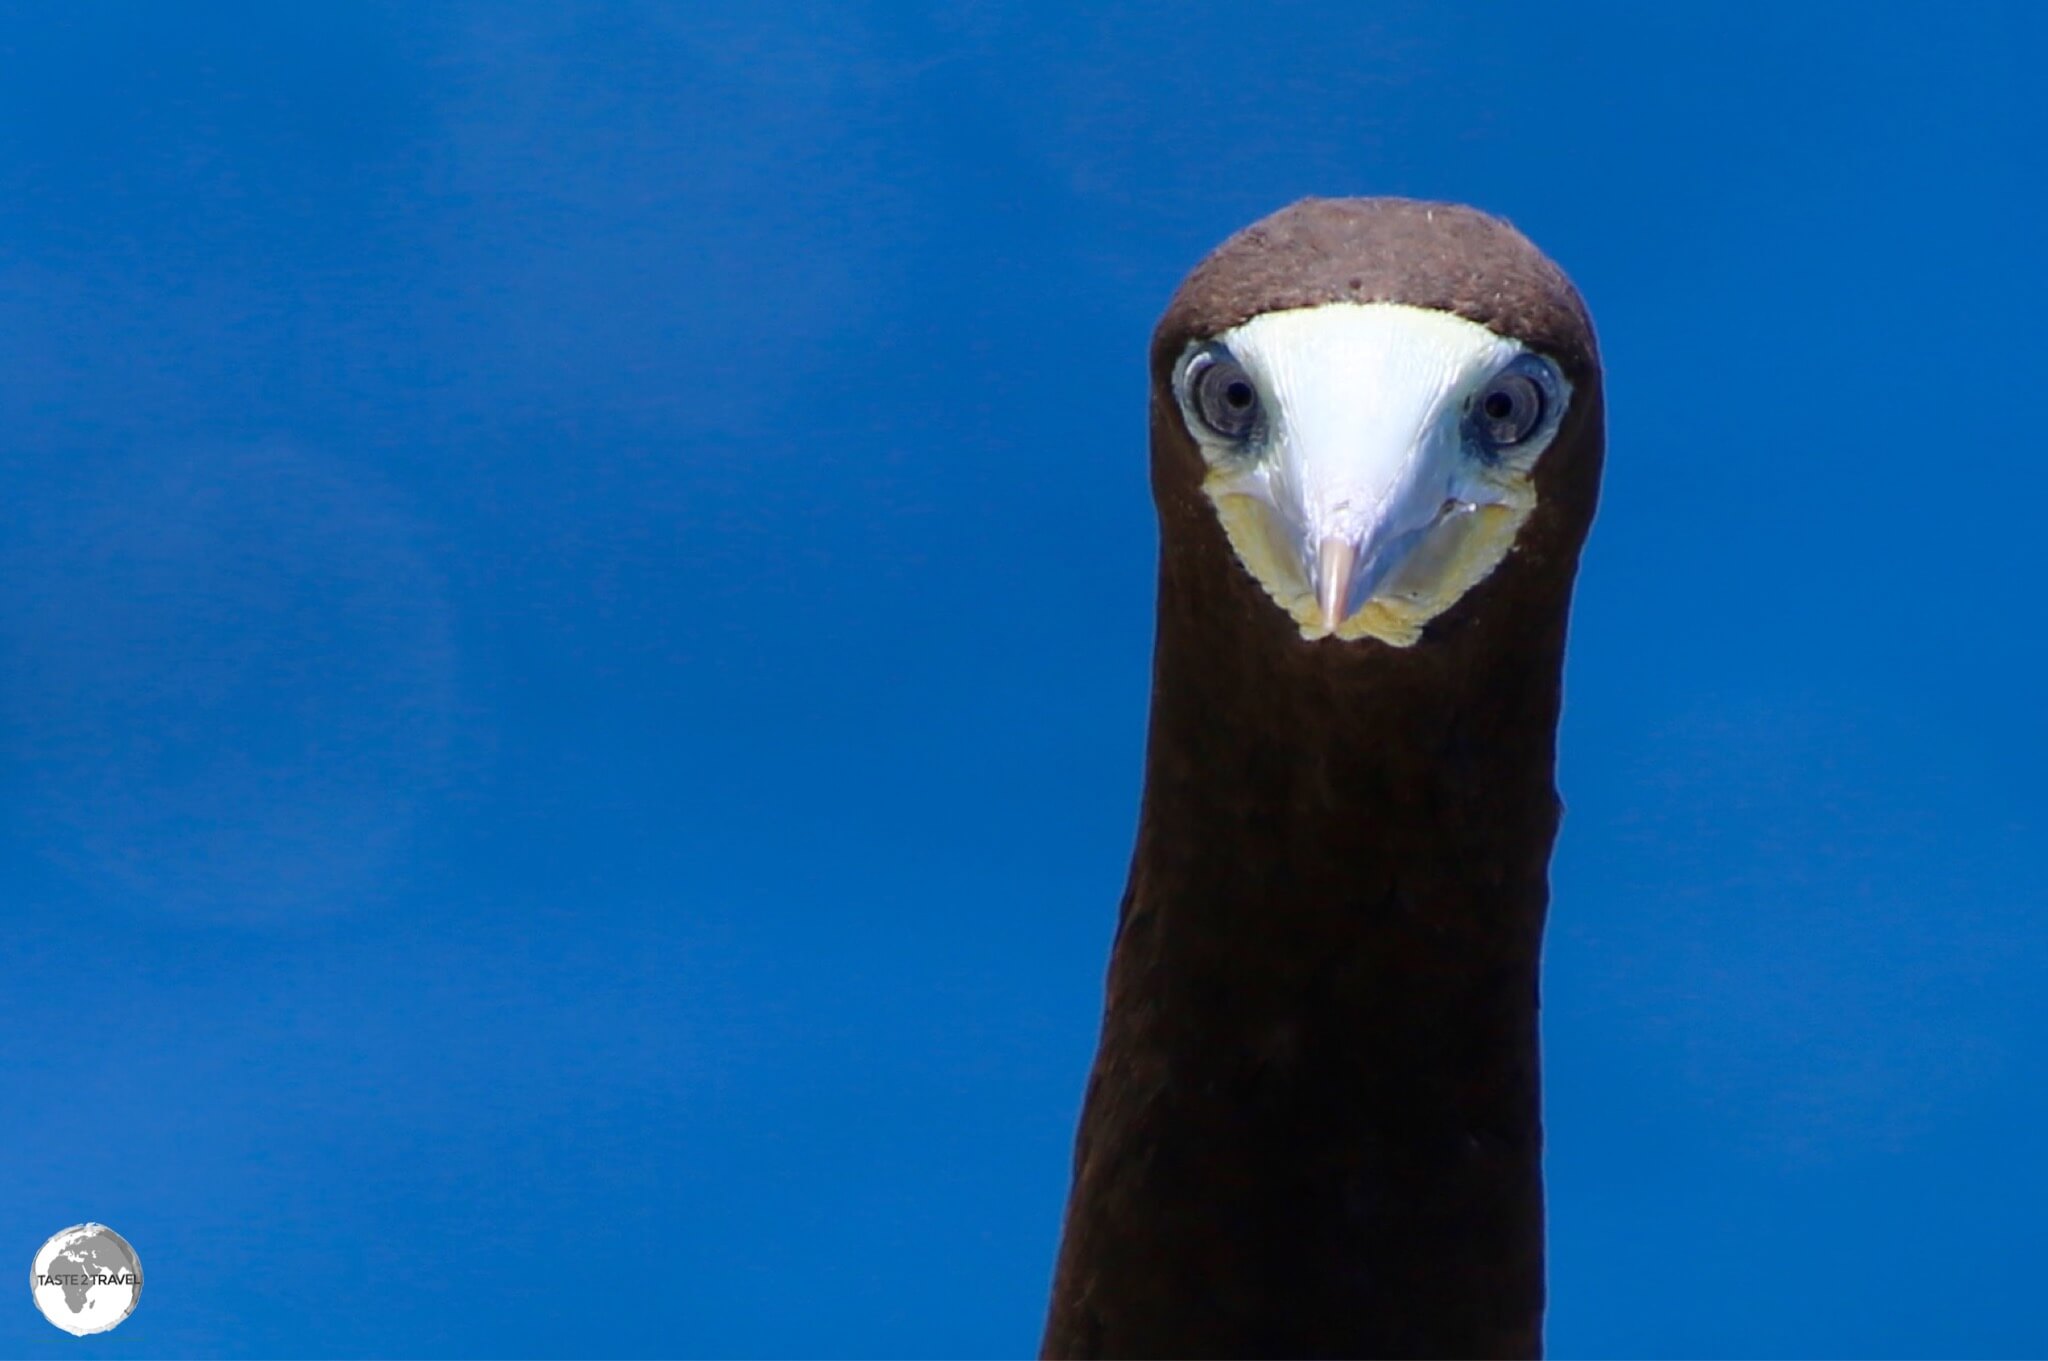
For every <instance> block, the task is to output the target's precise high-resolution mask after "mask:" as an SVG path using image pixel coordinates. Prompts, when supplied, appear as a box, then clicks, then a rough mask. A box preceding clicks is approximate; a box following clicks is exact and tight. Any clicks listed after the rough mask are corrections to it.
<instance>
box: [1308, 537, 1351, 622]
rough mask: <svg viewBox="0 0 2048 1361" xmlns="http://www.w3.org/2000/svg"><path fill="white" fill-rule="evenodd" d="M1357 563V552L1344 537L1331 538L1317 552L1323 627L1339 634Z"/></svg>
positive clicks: (1318, 588) (1319, 600)
mask: <svg viewBox="0 0 2048 1361" xmlns="http://www.w3.org/2000/svg"><path fill="white" fill-rule="evenodd" d="M1357 561H1358V549H1357V548H1356V547H1354V546H1353V545H1352V543H1351V541H1350V540H1348V539H1346V538H1344V537H1343V536H1342V535H1338V534H1332V535H1330V536H1329V537H1328V538H1326V539H1324V540H1323V543H1322V547H1321V548H1319V549H1317V550H1316V600H1317V601H1318V602H1319V603H1320V604H1321V605H1322V607H1323V627H1324V628H1326V629H1328V630H1329V631H1330V632H1332V633H1335V632H1336V631H1337V625H1339V624H1341V623H1343V622H1344V615H1345V613H1346V611H1345V608H1344V606H1345V602H1346V601H1348V600H1350V598H1351V568H1352V564H1354V563H1355V562H1357Z"/></svg>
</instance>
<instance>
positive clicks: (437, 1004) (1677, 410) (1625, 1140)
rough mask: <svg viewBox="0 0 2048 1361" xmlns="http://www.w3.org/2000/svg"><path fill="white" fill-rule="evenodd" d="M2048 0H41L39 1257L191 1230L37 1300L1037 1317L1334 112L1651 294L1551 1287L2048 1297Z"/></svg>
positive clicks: (12, 340)
mask: <svg viewBox="0 0 2048 1361" xmlns="http://www.w3.org/2000/svg"><path fill="white" fill-rule="evenodd" d="M2033 11H2034V7H2033V6H2030V5H2024V4H2020V3H2017V2H2016V3H2014V4H2012V5H2010V6H2008V7H2007V8H2005V9H2004V10H2003V11H2000V10H1997V9H1994V8H1990V7H1979V6H1974V5H1969V4H1943V5H1928V6H1923V7H1920V8H1917V9H1915V8H1911V7H1904V6H1897V5H1873V6H1863V7H1858V8H1856V9H1854V10H1849V9H1845V8H1843V7H1840V6H1834V5H1828V6H1798V5H1791V6H1786V5H1756V6H1745V7H1739V8H1731V7H1727V6H1721V5H1713V6H1703V5H1682V6H1678V5H1674V6H1661V5H1657V6H1645V5H1627V6H1621V5H1547V6H1534V7H1532V6H1526V5H1524V6H1512V7H1510V6H1495V5H1480V4H1466V5H1449V4H1442V3H1414V4H1394V5H1382V6H1371V7H1367V6H1361V5H1354V4H1348V3H1347V4H1324V5H1236V6H1224V5H1203V4H1188V3H1175V4H1146V5H1118V6H1109V7H1097V6H1090V7H1088V10H1087V12H1086V13H1082V12H1081V11H1079V10H1076V11H1073V12H1067V13H1062V12H1059V11H1058V10H1057V9H1055V8H1052V7H1047V6H1025V5H1017V6H1011V7H1006V8H998V7H995V6H981V5H975V6H967V5H953V4H946V5H932V6H908V5H900V4H866V5H863V4H844V5H819V6H810V7H806V6H792V5H788V4H784V3H779V2H778V0H749V3H745V4H716V5H695V4H691V5H684V4H676V5H666V6H655V5H648V6H638V5H611V6H578V5H567V4H558V3H546V4H539V3H523V4H495V3H493V4H483V3H477V4H451V5H439V6H420V5H413V4H395V3H394V4H387V5H354V4H351V5H338V4H331V5H281V4H260V5H258V4H251V5H247V6H221V7H216V6H193V5H179V6H170V5H158V4H136V5H130V6H115V5H90V4H80V5H69V4H67V5H36V6H26V5H23V6H8V8H7V12H6V14H5V18H4V23H0V126H4V127H5V128H6V129H7V134H6V138H5V144H4V148H0V472H4V484H0V485H4V496H0V583H4V586H0V782H4V788H0V811H4V817H0V884H4V889H5V894H6V897H5V913H6V918H5V920H6V923H7V929H6V933H5V944H4V946H0V963H4V966H5V977H6V979H7V983H6V986H5V988H4V989H0V1035H4V1036H5V1037H6V1038H5V1040H4V1041H0V1167H4V1168H6V1169H7V1174H6V1177H5V1181H4V1190H0V1262H4V1261H5V1260H6V1259H7V1255H8V1254H13V1255H14V1260H15V1261H16V1262H17V1263H18V1264H19V1265H20V1266H21V1267H24V1268H25V1267H26V1266H27V1264H28V1262H29V1259H30V1257H31V1255H32V1254H33V1253H34V1251H35V1249H36V1248H37V1246H38V1245H40V1243H41V1242H42V1241H43V1239H44V1237H45V1236H46V1235H48V1234H49V1233H51V1232H53V1231H54V1230H57V1229H59V1228H62V1227H64V1226H66V1225H68V1224H72V1223H74V1222H77V1221H79V1220H84V1219H96V1220H101V1221H103V1222H105V1223H108V1224H110V1225H112V1226H113V1227H114V1228H116V1229H117V1230H119V1231H120V1232H121V1233H122V1234H124V1235H126V1236H127V1238H128V1239H129V1240H130V1241H132V1242H133V1243H134V1244H135V1247H136V1249H137V1250H138V1252H139V1253H140V1254H141V1257H142V1261H143V1264H144V1269H145V1272H146V1275H147V1286H146V1289H145V1292H144V1295H143V1300H142V1305H141V1308H140V1309H139V1311H138V1312H137V1313H136V1314H135V1316H134V1317H133V1318H131V1319H130V1320H129V1321H128V1323H127V1324H125V1325H124V1326H123V1327H122V1328H121V1329H120V1330H118V1331H117V1332H115V1333H113V1334H111V1335H108V1336H106V1337H103V1338H100V1339H97V1340H91V1341H87V1342H83V1343H81V1342H78V1341H76V1340H74V1339H72V1338H69V1337H67V1336H65V1335H63V1334H61V1333H59V1332H57V1331H56V1330H54V1329H52V1328H50V1327H49V1326H48V1325H47V1324H45V1323H44V1322H43V1321H42V1320H41V1319H40V1318H39V1317H37V1315H36V1314H35V1312H34V1311H33V1309H32V1308H31V1306H30V1303H29V1301H28V1299H27V1298H26V1297H25V1295H21V1294H17V1295H16V1296H15V1297H14V1299H13V1300H12V1301H11V1302H6V1303H0V1353H4V1354H8V1355H24V1356H36V1357H40V1356H51V1357H55V1356H81V1355H93V1356H109V1357H111V1356H127V1355H156V1356H196V1355H244V1354H247V1355H279V1354H307V1355H314V1354H319V1355H343V1354H378V1353H402V1354H407V1355H431V1354H442V1353H445V1354H451V1355H453V1354H474V1355H522V1354H536V1355H545V1354H564V1353H585V1354H587V1353H615V1354H644V1353H675V1354H696V1353H714V1354H746V1355H753V1354H788V1353H802V1354H847V1353H850V1354H865V1355H886V1354H1001V1353H1020V1352H1023V1351H1026V1350H1028V1349H1030V1348H1031V1347H1032V1346H1033V1345H1035V1342H1036V1338H1037V1329H1038V1326H1039V1322H1040V1317H1041V1310H1042V1307H1043V1299H1044V1292H1045V1285H1046V1280H1047V1275H1048V1272H1049V1269H1050V1263H1051V1257H1052V1252H1053V1247H1054V1240H1055V1235H1056V1233H1057V1228H1058V1220H1059V1215H1060V1211H1061V1206H1062V1199H1063V1196H1064V1194H1065V1189H1066V1177H1067V1160H1068V1151H1069V1141H1070V1138H1071V1134H1072V1127H1073V1121H1074V1116H1075V1111H1076V1107H1077V1104H1078V1099H1079V1095H1080V1091H1081V1084H1082V1079H1083V1076H1084V1073H1085V1070H1086V1065H1087V1062H1088V1059H1089V1056H1090V1054H1091V1052H1092V1048H1093V1044H1094V1038H1095V1026H1096V1020H1097V1015H1098V1007H1099V1004H1100V981H1101V974H1102V968H1103V963H1104V959H1105V956H1106V950H1107V947H1108V943H1109V936H1110V930H1111V924H1112V919H1113V916H1114V913H1115V908H1116V903H1117V898H1118V894H1119V891H1120V889H1121V887H1122V879H1123V873H1124V869H1125V861H1126V856H1127V854H1128V849H1129V844H1130V836H1131V832H1132V825H1133V816H1134V811H1135V804H1136V798H1137V793H1138V776H1139V758H1140V751H1141V743H1142V735H1143V723H1144V713H1145V704H1146V691H1147V683H1148V678H1147V666H1148V658H1149V649H1150V631H1151V612H1152V603H1151V597H1152V557H1153V552H1154V530H1153V521H1152V512H1151V507H1150V504H1149V501H1148V497H1147V491H1146V484H1145V473H1144V468H1145V454H1144V438H1145V411H1144V398H1145V383H1146V375H1145V371H1144V357H1145V346H1146V340H1147V335H1148V332H1149V329H1150V327H1151V325H1152V322H1153V320H1154V318H1155V317H1156V315H1157V313H1158V310H1159V308H1160V307H1161V305H1162V304H1163V303H1164V301H1165V298H1166V296H1167V294H1168V292H1169V291H1170V290H1171V288H1172V287H1173V285H1174V283H1175V282H1176V281H1177V280H1178V279H1179V277H1180V276H1181V274H1182V273H1183V272H1184V271H1185V269H1186V268H1187V267H1188V266H1189V265H1190V264H1192V263H1193V262H1194V261H1195V260H1196V259H1197V258H1198V257H1199V256H1200V255H1201V254H1202V253H1203V252H1204V251H1205V250H1207V249H1208V248H1209V247H1210V246H1211V245H1213V244H1214V243H1215V242H1216V241H1218V240H1219V239H1220V238H1222V237H1223V236H1224V235H1225V234H1226V233H1228V232H1229V231H1231V230H1233V229H1234V228H1236V227H1238V226H1240V225H1242V224H1243V223H1245V222H1247V221H1249V220H1250V219H1252V218H1254V217H1257V216H1259V215H1261V214H1264V213H1266V212H1268V211H1271V210H1272V209H1274V208H1277V207H1279V206H1280V205H1282V204H1284V203H1286V202H1288V201H1289V200H1291V199H1294V198H1296V197H1299V196H1301V195H1304V194H1309V193H1317V194H1345V193H1399V194H1410V195H1417V196H1425V197H1437V198H1448V199H1457V200H1464V201H1468V202H1472V203H1476V204H1479V205H1481V206H1483V207H1486V208H1488V209H1491V210H1493V211H1496V212H1499V213H1502V214H1504V215H1506V216H1508V217H1510V218H1511V219H1513V220H1514V221H1515V222H1516V223H1518V224H1519V225H1520V226H1522V227H1523V228H1524V229H1525V230H1526V231H1528V232H1529V233H1530V234H1531V235H1532V236H1533V237H1535V239H1536V240H1537V241H1538V242H1539V243H1541V244H1542V245H1543V246H1544V247H1545V248H1546V249H1548V250H1549V251H1550V252H1551V253H1552V254H1554V255H1555V256H1556V258H1557V259H1558V260H1560V261H1561V262H1562V263H1563V264H1564V265H1565V266H1566V268H1567V269H1568V270H1569V271H1570V272H1571V273H1572V274H1573V275H1574V276H1575V277H1576V279H1577V280H1578V282H1579V284H1580V286H1581V287H1582V289H1583V290H1584V292H1585V294H1586V295H1587V297H1588V299H1589V300H1590V302H1591V305H1592V309H1593V312H1594V315H1595V317H1596V319H1597V321H1598V323H1599V327H1600V334H1601V340H1602V343H1603V347H1604V351H1605V356H1606V362H1607V366H1608V382H1609V392H1610V401H1611V453H1610V459H1609V464H1608V468H1609V473H1608V481H1607V487H1606V496H1605V500H1604V503H1603V506H1602V510H1601V517H1600V520H1599V523H1598V525H1597V527H1596V529H1595V533H1594V537H1593V542H1592V546H1591V549H1590V553H1589V556H1588V559H1587V562H1586V566H1585V570H1584V574H1583V576H1582V578H1581V582H1580V589H1579V595H1578V606H1577V612H1576V615H1575V618H1574V621H1573V629H1572V647H1571V657H1570V663H1569V675H1568V682H1569V683H1568V698H1567V709H1566V714H1565V720H1564V732H1563V757H1562V769H1561V772H1560V779H1561V783H1562V787H1563V790H1564V793H1565V796H1566V799H1567V801H1568V804H1569V809H1570V811H1569V813H1568V816H1567V818H1566V821H1565V825H1564V832H1563V837H1562V841H1561V844H1560V847H1559V851H1558V856H1557V861H1556V865H1555V871H1554V880H1555V885H1556V894H1555V904H1554V909H1553V916H1552V923H1553V924H1552V930H1551V934H1550V941H1549V953H1548V957H1547V967H1546V991H1545V1003H1546V1011H1545V1034H1546V1042H1547V1055H1546V1058H1547V1072H1548V1101H1549V1120H1548V1128H1549V1135H1550V1157H1549V1168H1550V1188H1551V1201H1552V1242H1553V1248H1552V1257H1553V1307H1552V1311H1551V1326H1550V1337H1551V1345H1552V1348H1553V1350H1554V1351H1556V1352H1557V1353H1559V1354H1595V1355H1622V1354H1627V1355H1698V1354H1708V1353H1727V1354H1737V1355H1782V1354H1788V1353H1792V1354H1797V1353H1813V1354H1829V1355H1891V1354H1994V1353H1996V1354H2009V1353H2035V1354H2038V1353H2040V1352H2041V1351H2043V1350H2044V1349H2048V1322H2044V1315H2043V1312H2042V1310H2041V1307H2040V1291H2041V1288H2042V1281H2041V1273H2042V1269H2043V1266H2044V1263H2048V1227H2044V1225H2048V1156H2044V1143H2043V1135H2042V1131H2043V1129H2044V1126H2048V1080H2044V1073H2043V1069H2044V1062H2043V1053H2042V1050H2043V1043H2044V1037H2048V995H2044V993H2043V979H2044V977H2048V912H2044V907H2048V871H2044V857H2043V846H2044V843H2048V799H2044V795H2043V792H2042V790H2043V784H2042V778H2043V765H2044V756H2048V724H2044V713H2043V708H2042V702H2041V679H2042V674H2043V661H2044V655H2048V649H2044V642H2043V637H2042V624H2043V618H2044V609H2043V606H2042V603H2041V581H2042V577H2043V572H2042V566H2043V563H2042V558H2043V554H2042V551H2041V540H2042V533H2041V530H2040V528H2039V525H2038V521H2039V518H2040V516H2039V507H2038V504H2037V503H2038V499H2039V498H2038V493H2037V492H2036V490H2035V489H2034V487H2033V485H2032V484H2033V482H2034V480H2035V478H2036V477H2037V476H2038V475H2039V474H2038V469H2039V468H2040V467H2041V466H2042V459H2043V452H2042V449H2041V447H2040V446H2041V445H2042V441H2043V434H2044V431H2048V424H2044V420H2043V402H2044V400H2048V398H2044V396H2043V391H2044V380H2043V373H2044V369H2043V360H2044V358H2048V353H2044V345H2043V340H2042V327H2043V324H2044V319H2048V266H2044V264H2043V260H2042V255H2041V247H2040V245H2039V239H2040V231H2041V223H2042V221H2043V216H2044V214H2043V209H2044V203H2043V195H2044V189H2043V185H2044V180H2048V173H2044V169H2043V163H2042V159H2041V154H2040V146H2041V143H2042V140H2043V126H2044V125H2043V121H2042V116H2041V112H2040V107H2039V103H2038V91H2037V90H2036V89H2035V88H2034V87H2035V86H2036V85H2037V84H2038V81H2037V79H2036V76H2037V72H2038V69H2039V55H2040V52H2041V51H2042V50H2043V39H2044V34H2043V32H2042V25H2041V24H2040V22H2039V20H2037V19H2036V18H2035V17H2033ZM16 1289H19V1287H16Z"/></svg>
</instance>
